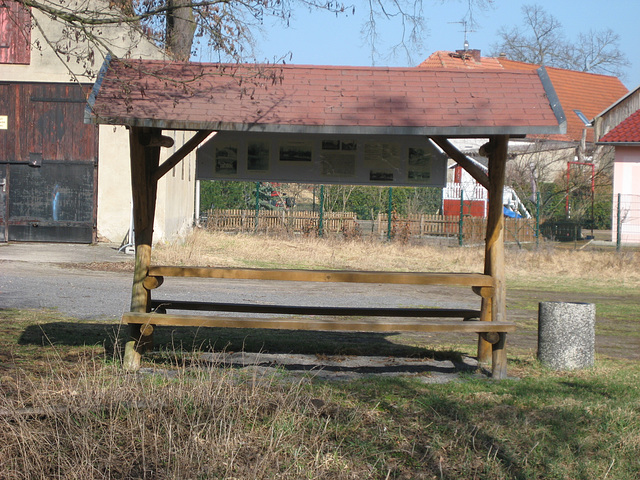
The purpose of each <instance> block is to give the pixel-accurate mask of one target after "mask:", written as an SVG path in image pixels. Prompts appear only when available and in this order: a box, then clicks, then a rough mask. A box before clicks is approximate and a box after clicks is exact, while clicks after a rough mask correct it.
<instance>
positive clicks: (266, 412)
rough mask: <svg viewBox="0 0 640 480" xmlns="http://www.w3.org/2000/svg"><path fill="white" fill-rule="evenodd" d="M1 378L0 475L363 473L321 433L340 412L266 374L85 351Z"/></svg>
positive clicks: (179, 476) (300, 475)
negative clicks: (71, 362)
mask: <svg viewBox="0 0 640 480" xmlns="http://www.w3.org/2000/svg"><path fill="white" fill-rule="evenodd" d="M58 361H59V359H56V358H52V359H51V362H52V363H53V364H56V363H57V362H58ZM192 367H193V365H192ZM196 367H198V366H196ZM55 370H59V369H57V368H56V369H55ZM62 371H63V370H62ZM78 371H80V372H81V373H80V374H78V373H77V372H78ZM1 386H2V390H3V395H2V396H0V478H2V479H23V478H33V479H35V478H65V479H83V480H85V479H92V478H117V479H123V478H126V479H129V478H149V479H157V478H172V479H185V478H203V479H210V478H225V479H248V478H256V479H258V478H264V479H267V478H283V479H299V478H303V477H305V476H306V475H307V474H308V472H314V473H313V475H314V476H315V477H318V478H335V479H357V478H364V477H366V476H367V474H368V473H369V470H370V468H368V467H367V466H366V465H358V464H357V463H356V462H355V461H354V458H353V457H352V456H351V455H349V454H348V452H345V451H342V450H341V449H340V448H339V446H338V447H336V445H334V444H333V445H332V441H331V435H327V429H328V428H329V418H330V417H331V416H340V415H348V414H347V413H345V412H342V411H341V410H340V409H338V408H337V407H336V406H331V405H330V404H329V403H328V402H327V401H326V400H320V399H317V398H313V397H311V396H310V395H309V394H308V393H306V392H305V388H304V385H303V384H302V383H300V382H293V383H292V382H291V381H286V382H285V381H282V380H279V379H278V377H277V376H270V377H260V376H257V375H249V374H247V373H246V372H245V374H244V375H243V374H238V373H236V372H234V371H231V370H226V369H220V368H217V366H215V365H199V368H189V369H187V368H184V367H183V368H178V369H175V370H171V371H170V372H164V374H163V372H156V374H155V375H148V374H138V375H127V374H125V373H123V372H122V370H121V369H119V368H118V367H115V366H109V365H108V364H107V365H105V362H103V361H100V360H99V359H89V360H87V361H86V362H85V363H84V364H83V365H82V366H81V368H80V369H74V374H72V375H65V374H64V373H59V372H56V373H54V374H52V375H45V376H43V377H40V378H32V379H30V378H25V377H18V379H15V380H14V379H12V378H11V377H4V378H3V381H2V383H1ZM359 415H360V414H356V417H357V416H359ZM345 421H347V422H349V421H350V420H349V419H348V418H346V417H345Z"/></svg>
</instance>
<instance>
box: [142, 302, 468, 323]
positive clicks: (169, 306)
mask: <svg viewBox="0 0 640 480" xmlns="http://www.w3.org/2000/svg"><path fill="white" fill-rule="evenodd" d="M151 307H152V309H153V308H154V307H156V308H161V309H163V310H193V311H206V312H242V313H269V314H279V315H324V316H355V317H402V318H408V317H413V318H464V319H472V318H480V311H479V310H472V309H467V308H376V307H315V306H302V305H265V304H254V303H218V302H192V301H188V300H152V301H151Z"/></svg>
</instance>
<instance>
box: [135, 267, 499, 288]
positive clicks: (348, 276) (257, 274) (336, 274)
mask: <svg viewBox="0 0 640 480" xmlns="http://www.w3.org/2000/svg"><path fill="white" fill-rule="evenodd" d="M148 275H149V276H157V277H161V276H164V277H198V278H226V279H236V280H280V281H294V282H354V283H383V284H384V283H395V284H408V285H454V286H463V287H464V286H468V287H491V286H493V279H492V278H491V276H490V275H484V274H482V273H438V272H436V273H433V272H429V273H423V272H365V271H344V270H281V269H262V268H220V267H170V266H152V267H149V273H148Z"/></svg>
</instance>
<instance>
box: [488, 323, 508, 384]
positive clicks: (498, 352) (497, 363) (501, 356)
mask: <svg viewBox="0 0 640 480" xmlns="http://www.w3.org/2000/svg"><path fill="white" fill-rule="evenodd" d="M498 337H499V338H498V341H497V342H496V343H494V344H493V345H492V346H491V347H492V348H491V357H492V358H491V377H492V378H493V379H495V380H503V379H505V378H507V350H506V349H505V343H506V341H507V334H506V333H504V332H502V333H499V334H498Z"/></svg>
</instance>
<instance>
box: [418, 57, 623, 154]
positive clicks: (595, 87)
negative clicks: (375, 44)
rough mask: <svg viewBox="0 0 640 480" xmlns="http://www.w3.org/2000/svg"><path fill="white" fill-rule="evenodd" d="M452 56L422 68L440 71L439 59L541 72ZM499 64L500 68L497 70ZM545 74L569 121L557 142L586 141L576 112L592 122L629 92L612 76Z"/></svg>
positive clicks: (519, 64) (486, 59)
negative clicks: (438, 69) (582, 139)
mask: <svg viewBox="0 0 640 480" xmlns="http://www.w3.org/2000/svg"><path fill="white" fill-rule="evenodd" d="M452 54H453V52H443V51H439V52H436V53H435V54H433V55H431V56H430V57H429V58H428V59H427V60H425V61H424V62H423V63H422V64H420V66H421V67H423V68H438V67H439V65H438V62H437V61H436V60H437V59H438V58H447V62H446V66H447V68H451V67H453V66H454V65H456V66H457V68H463V67H464V68H476V69H491V70H495V69H496V68H499V69H504V70H507V71H511V72H527V71H535V70H537V69H538V68H540V66H539V65H535V64H532V63H525V62H516V61H513V60H509V59H507V58H504V57H498V58H491V57H480V56H479V54H478V55H477V57H479V59H480V60H479V61H477V60H474V61H468V60H467V61H465V60H464V59H461V58H459V57H458V56H456V55H455V54H453V56H452ZM496 63H497V64H498V67H496ZM545 70H546V71H547V74H548V76H549V80H550V81H551V84H552V85H553V88H554V89H555V91H556V94H557V95H558V99H559V100H560V105H561V106H562V109H563V110H564V113H565V116H566V117H567V133H566V134H564V135H553V136H551V137H550V138H551V139H554V140H561V141H574V142H576V141H579V140H580V139H581V138H582V132H583V130H584V124H583V123H582V121H581V120H580V119H579V118H578V116H577V115H575V113H574V112H573V111H574V110H580V111H581V112H582V113H584V115H585V116H586V117H587V118H588V119H592V118H594V117H595V116H596V115H598V114H599V113H600V112H602V111H603V110H604V109H606V108H607V107H608V106H609V105H611V104H612V103H614V102H615V101H616V100H618V99H619V98H621V97H622V96H624V95H626V94H627V92H628V90H627V88H626V87H625V86H624V85H623V84H622V82H621V81H620V80H619V79H618V78H616V77H612V76H609V75H597V74H593V73H586V72H578V71H574V70H565V69H562V68H555V67H545ZM587 141H593V129H591V128H589V129H587Z"/></svg>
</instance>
